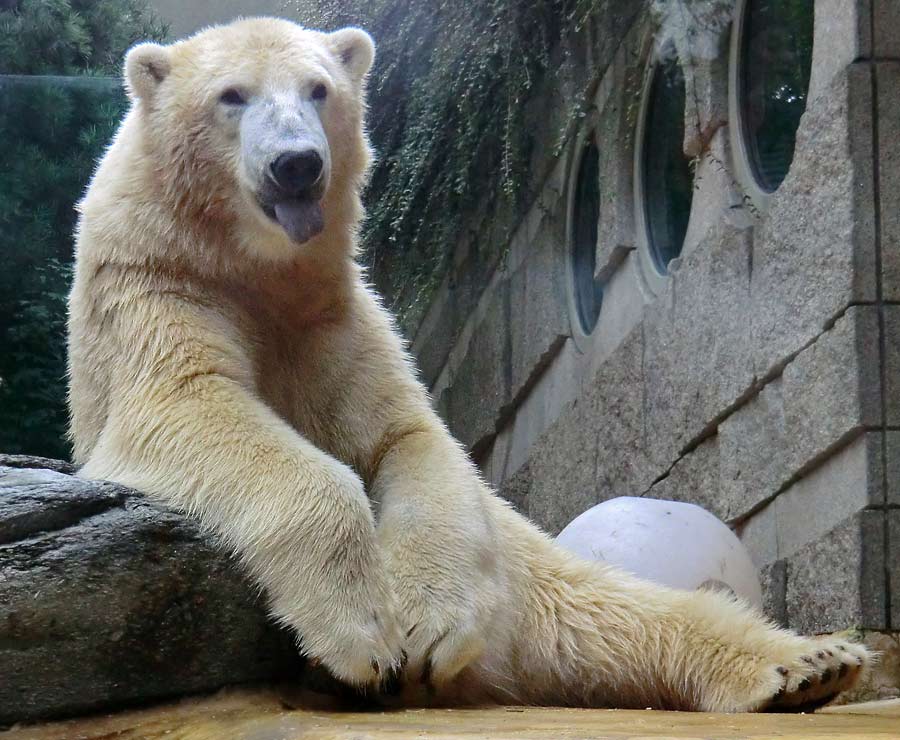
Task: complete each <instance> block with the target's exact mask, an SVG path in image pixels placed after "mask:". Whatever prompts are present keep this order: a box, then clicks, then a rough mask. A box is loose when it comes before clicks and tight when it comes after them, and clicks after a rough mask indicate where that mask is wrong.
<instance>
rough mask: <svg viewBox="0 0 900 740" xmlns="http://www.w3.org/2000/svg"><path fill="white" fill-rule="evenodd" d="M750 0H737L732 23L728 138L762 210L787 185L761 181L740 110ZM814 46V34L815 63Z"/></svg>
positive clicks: (738, 171)
mask: <svg viewBox="0 0 900 740" xmlns="http://www.w3.org/2000/svg"><path fill="white" fill-rule="evenodd" d="M749 2H750V0H737V2H736V3H735V6H734V15H733V17H732V23H731V47H730V51H729V59H728V122H729V125H728V129H729V131H728V138H729V143H730V146H731V159H732V170H733V172H734V177H735V179H736V180H737V182H738V184H739V185H740V186H741V188H742V189H743V191H744V194H745V195H746V196H747V197H748V198H749V199H750V202H751V203H752V204H753V206H754V207H755V208H756V210H757V211H759V212H760V213H763V212H765V211H767V210H768V208H769V204H770V203H771V201H772V198H773V197H774V196H775V195H776V193H778V192H779V191H780V190H781V188H782V186H783V185H784V180H783V181H782V182H781V184H780V185H779V186H778V187H777V188H775V190H772V191H769V190H766V189H765V188H764V187H762V186H761V185H760V183H759V181H758V180H757V177H756V172H755V169H754V165H753V155H752V153H751V151H750V145H749V143H748V141H747V134H746V126H745V125H744V117H743V114H742V111H741V102H742V98H743V79H742V71H743V52H744V30H745V27H746V23H747V15H748V4H749ZM813 12H815V8H814V9H813ZM815 46H816V39H815V34H814V35H813V51H812V59H811V60H810V63H811V64H813V65H814V64H815ZM807 101H808V94H807ZM798 130H799V129H798ZM795 141H796V140H795ZM796 155H797V149H796V145H795V148H794V155H793V157H792V158H791V164H790V165H789V166H788V171H787V174H786V175H785V180H787V178H788V177H790V173H791V168H792V167H793V165H794V161H795V159H796Z"/></svg>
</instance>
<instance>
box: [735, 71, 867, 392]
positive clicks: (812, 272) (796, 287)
mask: <svg viewBox="0 0 900 740" xmlns="http://www.w3.org/2000/svg"><path fill="white" fill-rule="evenodd" d="M870 74H871V71H870V69H869V67H868V66H866V65H862V64H854V65H851V66H850V67H849V68H847V71H846V73H845V74H841V75H838V76H837V77H836V78H835V79H834V80H833V81H832V83H831V84H830V85H829V86H828V88H827V90H825V91H823V92H822V94H820V95H819V96H818V97H817V98H816V99H815V100H814V101H812V102H811V103H810V105H809V107H808V108H807V110H806V113H805V114H804V116H803V119H802V122H801V126H800V129H799V131H798V134H797V146H796V150H795V153H794V161H793V165H792V166H791V169H790V172H789V173H788V176H787V178H786V179H785V180H784V182H783V183H782V185H781V187H780V188H779V189H778V190H777V191H776V192H775V193H774V194H773V195H772V197H771V200H770V202H769V205H768V208H767V211H766V212H765V214H764V215H763V217H762V221H761V222H760V224H759V226H758V227H757V228H756V229H755V233H754V239H753V255H752V277H751V286H750V294H751V305H750V307H749V309H748V310H747V311H746V313H745V314H744V316H743V317H742V318H743V319H745V320H746V319H747V318H748V317H749V321H750V323H751V325H752V342H753V347H754V369H755V372H756V375H757V376H758V377H760V378H765V377H767V376H769V375H771V374H775V373H777V372H778V370H779V368H780V366H781V365H782V364H783V363H784V362H785V361H786V360H788V359H789V358H790V357H791V356H793V355H794V354H796V353H797V352H799V351H800V350H801V349H802V348H803V347H804V346H805V345H807V344H808V343H809V342H811V341H812V340H813V339H815V337H816V336H818V335H819V334H820V333H821V332H822V331H823V330H824V329H825V328H827V326H828V325H829V324H830V323H831V322H832V321H834V319H835V318H836V317H837V316H839V315H840V314H841V312H843V311H844V310H845V309H846V308H847V306H849V305H851V304H852V303H856V302H863V301H869V302H874V300H875V297H876V287H875V251H874V209H873V178H872V142H871V129H872V126H871V123H872V121H871V116H872V113H871V79H870ZM731 310H732V311H738V310H739V309H738V308H733V309H731Z"/></svg>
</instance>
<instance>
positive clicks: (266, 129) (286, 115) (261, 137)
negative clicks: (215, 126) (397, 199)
mask: <svg viewBox="0 0 900 740" xmlns="http://www.w3.org/2000/svg"><path fill="white" fill-rule="evenodd" d="M240 137H241V158H242V160H243V167H244V171H245V172H246V173H247V175H248V177H247V179H248V180H249V181H250V182H252V183H254V184H255V188H254V189H255V191H256V192H255V195H256V200H257V203H258V204H259V206H260V208H261V209H262V211H263V213H265V214H266V216H268V217H269V218H270V219H271V220H273V221H275V222H276V223H277V224H278V225H279V226H280V227H281V228H282V229H284V231H285V233H286V234H287V235H288V236H289V237H290V239H291V240H292V241H293V242H295V243H297V244H303V243H304V242H306V241H309V240H310V239H312V238H313V237H314V236H316V235H317V234H319V233H320V232H321V231H322V229H323V228H324V226H325V222H324V217H323V214H322V207H321V205H320V200H321V198H322V196H323V195H324V194H325V191H326V190H327V188H328V181H329V177H330V174H331V152H330V149H329V147H328V139H327V138H326V136H325V131H324V129H323V127H322V123H321V121H320V119H319V115H318V111H317V109H316V106H315V104H314V103H313V102H312V101H309V100H303V99H302V98H300V96H298V95H296V94H291V93H288V92H282V93H281V94H278V95H274V96H272V97H263V98H261V99H257V100H254V101H251V102H250V104H249V105H248V106H247V109H246V110H245V112H244V114H243V117H242V120H241V131H240Z"/></svg>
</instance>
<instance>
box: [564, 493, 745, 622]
mask: <svg viewBox="0 0 900 740" xmlns="http://www.w3.org/2000/svg"><path fill="white" fill-rule="evenodd" d="M556 541H557V542H558V543H559V544H560V545H562V546H563V547H564V548H566V549H567V550H569V551H570V552H573V553H575V554H576V555H580V556H581V557H583V558H587V559H588V560H599V561H603V562H606V563H609V564H611V565H615V566H618V567H619V568H622V569H623V570H626V571H629V572H630V573H633V574H634V575H636V576H639V577H640V578H644V579H646V580H649V581H654V582H655V583H660V584H663V585H665V586H670V587H672V588H682V589H688V590H691V591H692V590H694V589H696V588H699V587H700V586H705V587H712V588H718V589H722V590H731V591H732V592H734V593H735V594H736V595H737V596H739V597H741V598H742V599H744V600H745V601H748V602H750V603H751V604H754V605H755V606H759V607H761V606H762V589H761V588H760V585H759V577H758V575H757V572H756V568H755V567H754V565H753V562H752V561H751V560H750V555H749V553H748V552H747V550H746V548H745V547H744V546H743V545H742V544H741V541H740V540H739V539H738V538H737V537H736V536H735V535H734V532H732V531H731V530H730V529H729V528H728V527H727V526H726V525H725V524H723V523H722V522H721V521H719V520H718V519H717V518H716V517H715V516H713V515H712V514H710V513H709V512H708V511H706V510H705V509H702V508H700V507H699V506H695V505H694V504H684V503H679V502H677V501H661V500H659V499H650V498H632V497H622V498H614V499H611V500H609V501H604V502H603V503H602V504H597V505H596V506H594V507H592V508H590V509H588V510H587V511H586V512H584V513H583V514H581V515H580V516H578V517H576V518H575V519H574V520H573V521H572V522H571V523H570V524H569V525H568V526H567V527H566V528H565V529H564V530H563V531H562V532H560V533H559V536H558V537H557V538H556Z"/></svg>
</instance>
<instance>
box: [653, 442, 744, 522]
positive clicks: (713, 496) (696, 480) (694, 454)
mask: <svg viewBox="0 0 900 740" xmlns="http://www.w3.org/2000/svg"><path fill="white" fill-rule="evenodd" d="M719 479H720V474H719V437H718V436H717V435H713V436H712V437H710V438H709V439H706V440H704V441H703V442H701V443H700V444H699V445H698V446H697V447H696V448H695V449H693V450H691V452H689V453H687V454H686V455H684V456H683V457H681V458H679V459H678V462H676V463H675V465H674V466H672V469H671V470H670V471H669V474H668V475H667V476H666V477H665V478H663V479H662V480H660V481H658V482H657V483H654V484H653V485H652V486H651V488H650V490H649V491H647V492H646V494H645V495H646V496H647V497H648V498H659V499H667V500H671V501H683V502H685V503H688V504H697V505H698V506H702V507H703V508H704V509H706V510H707V511H709V512H711V513H713V514H715V515H716V516H717V517H719V519H722V520H723V521H728V519H729V518H730V517H729V511H728V508H727V505H726V504H727V502H726V501H725V500H724V499H723V497H722V490H721V486H720V484H719Z"/></svg>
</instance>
